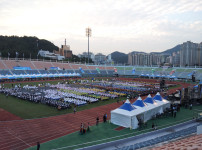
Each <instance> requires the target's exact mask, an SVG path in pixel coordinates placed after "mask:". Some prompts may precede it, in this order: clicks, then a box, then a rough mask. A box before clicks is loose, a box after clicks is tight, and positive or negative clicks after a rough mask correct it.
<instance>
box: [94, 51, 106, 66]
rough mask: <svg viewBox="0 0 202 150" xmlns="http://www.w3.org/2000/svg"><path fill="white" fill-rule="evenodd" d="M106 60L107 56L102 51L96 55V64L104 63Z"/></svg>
mask: <svg viewBox="0 0 202 150" xmlns="http://www.w3.org/2000/svg"><path fill="white" fill-rule="evenodd" d="M105 60H106V56H105V55H103V54H102V53H98V54H96V55H95V60H94V62H95V64H104V63H105Z"/></svg>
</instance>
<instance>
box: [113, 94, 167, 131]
mask: <svg viewBox="0 0 202 150" xmlns="http://www.w3.org/2000/svg"><path fill="white" fill-rule="evenodd" d="M169 107H170V102H168V101H167V100H164V99H163V98H162V97H161V95H160V94H159V93H157V94H156V95H155V96H154V98H152V97H151V95H150V94H149V95H148V97H147V98H146V99H145V100H144V102H143V101H142V99H141V97H139V98H138V99H137V100H136V101H135V102H134V103H133V104H132V105H131V103H130V102H129V100H126V102H125V103H124V104H123V105H122V106H121V107H119V108H117V109H115V110H112V111H111V122H112V123H114V124H116V125H120V126H123V127H126V128H132V129H136V128H137V127H138V120H140V119H141V120H142V121H143V122H146V121H148V120H150V119H151V118H152V117H153V116H156V114H159V113H160V114H161V113H163V111H164V110H165V109H166V108H169Z"/></svg>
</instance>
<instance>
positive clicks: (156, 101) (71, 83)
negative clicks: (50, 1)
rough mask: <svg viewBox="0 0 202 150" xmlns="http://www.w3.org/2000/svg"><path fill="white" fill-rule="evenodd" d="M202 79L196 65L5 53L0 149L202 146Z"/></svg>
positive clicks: (0, 64) (0, 63) (0, 75)
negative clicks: (52, 58)
mask: <svg viewBox="0 0 202 150" xmlns="http://www.w3.org/2000/svg"><path fill="white" fill-rule="evenodd" d="M201 81H202V69H201V68H194V67H193V68H190V67H189V68H188V67H184V68H180V67H144V66H107V65H103V66H102V65H88V64H81V63H80V64H76V63H68V62H59V61H58V62H57V61H37V60H25V59H18V60H14V59H9V60H8V59H1V60H0V92H1V93H0V139H1V141H0V149H2V150H3V149H4V150H5V149H16V150H21V149H30V150H32V149H36V147H37V142H39V143H40V148H41V149H69V150H71V149H86V150H88V149H89V150H91V149H92V150H95V149H103V150H109V149H114V150H135V149H200V148H201V147H202V144H201V143H202V136H201V134H200V133H201V131H202V129H201V128H202V127H201V117H202V115H201V113H202V105H201V103H202V101H201V99H202V83H201ZM39 143H38V144H39Z"/></svg>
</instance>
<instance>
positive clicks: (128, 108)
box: [119, 99, 135, 111]
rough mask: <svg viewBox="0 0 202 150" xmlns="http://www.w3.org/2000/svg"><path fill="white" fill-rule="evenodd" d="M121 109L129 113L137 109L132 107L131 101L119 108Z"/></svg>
mask: <svg viewBox="0 0 202 150" xmlns="http://www.w3.org/2000/svg"><path fill="white" fill-rule="evenodd" d="M119 109H124V110H127V111H132V110H134V109H135V107H133V106H132V105H131V103H130V102H129V100H128V99H127V100H126V102H125V103H124V104H123V105H121V106H120V107H119Z"/></svg>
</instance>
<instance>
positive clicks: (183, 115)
mask: <svg viewBox="0 0 202 150" xmlns="http://www.w3.org/2000/svg"><path fill="white" fill-rule="evenodd" d="M195 109H197V110H201V111H200V112H202V106H194V107H193V110H189V109H185V108H181V110H180V112H178V113H177V117H176V118H173V117H167V118H160V119H155V120H150V121H148V122H147V127H145V128H144V129H143V130H139V129H136V130H130V129H123V130H121V131H117V130H114V129H115V128H117V127H118V126H116V125H114V124H112V123H100V124H99V125H98V126H92V127H91V131H90V132H87V133H86V134H84V135H80V134H79V132H75V133H72V134H69V135H66V136H63V137H60V138H58V139H55V140H52V141H49V142H46V143H43V144H41V149H57V148H62V149H71V150H72V149H78V148H82V147H86V146H90V145H95V144H100V143H106V142H109V141H114V140H118V139H121V138H126V137H131V136H134V135H138V134H143V133H146V132H149V131H151V130H152V129H151V126H152V123H154V124H156V125H158V129H160V128H165V127H167V126H171V125H175V124H179V123H181V122H185V121H188V120H191V119H192V118H193V116H195V112H196V111H195ZM34 149H36V147H31V148H29V149H28V150H34Z"/></svg>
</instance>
